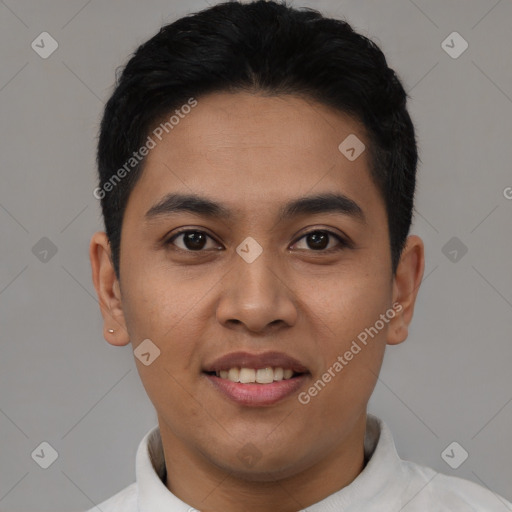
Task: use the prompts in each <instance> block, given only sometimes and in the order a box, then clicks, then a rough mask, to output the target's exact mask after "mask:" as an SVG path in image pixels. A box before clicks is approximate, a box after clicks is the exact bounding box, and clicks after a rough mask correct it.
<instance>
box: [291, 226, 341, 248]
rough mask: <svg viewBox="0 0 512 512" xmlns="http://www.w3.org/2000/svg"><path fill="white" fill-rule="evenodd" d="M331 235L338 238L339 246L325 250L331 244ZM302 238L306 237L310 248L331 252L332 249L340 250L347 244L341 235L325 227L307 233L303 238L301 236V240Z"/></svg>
mask: <svg viewBox="0 0 512 512" xmlns="http://www.w3.org/2000/svg"><path fill="white" fill-rule="evenodd" d="M329 237H334V238H335V239H336V240H338V245H339V247H337V248H336V247H330V248H329V249H327V250H325V249H326V246H327V245H329ZM302 239H306V240H307V242H306V243H308V245H309V248H311V249H313V250H314V251H323V252H329V251H332V250H340V249H342V248H344V247H345V246H346V245H347V243H346V242H345V240H344V239H343V238H341V237H340V236H339V235H337V234H335V233H333V232H332V231H327V230H325V229H316V230H315V231H310V232H309V233H306V234H305V235H303V236H302V237H301V238H299V240H302Z"/></svg>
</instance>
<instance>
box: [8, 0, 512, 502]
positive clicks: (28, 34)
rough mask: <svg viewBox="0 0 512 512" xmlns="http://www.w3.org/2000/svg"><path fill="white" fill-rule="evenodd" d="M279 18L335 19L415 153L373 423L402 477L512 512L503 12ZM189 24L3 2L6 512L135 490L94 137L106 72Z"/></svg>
mask: <svg viewBox="0 0 512 512" xmlns="http://www.w3.org/2000/svg"><path fill="white" fill-rule="evenodd" d="M295 5H297V6H300V5H308V6H311V7H315V8H318V9H320V10H321V11H323V12H324V13H325V14H327V15H331V16H335V17H345V18H346V19H347V20H348V21H349V22H351V23H352V24H353V25H354V27H355V28H356V29H357V30H359V31H360V32H362V33H363V34H365V35H368V36H370V37H372V38H373V39H374V40H375V41H376V42H377V43H378V44H380V45H381V47H382V49H383V50H384V52H385V53H386V55H387V57H388V61H389V63H390V65H391V67H393V68H394V69H396V70H397V71H398V73H399V76H400V77H401V78H402V79H403V82H404V85H405V86H406V89H407V90H408V92H409V94H410V95H411V97H412V98H411V101H410V112H411V114H412V116H413V120H414V121H415V124H416V127H417V132H418V137H419V140H420V155H421V160H422V163H421V166H420V169H419V171H420V174H419V183H418V194H417V205H416V217H415V223H414V228H413V232H415V233H417V234H419V235H420V236H421V237H423V239H424V241H425V243H426V258H427V263H426V270H425V279H424V282H423V284H422V287H421V290H420V293H419V298H418V303H417V309H416V314H415V318H414V321H413V325H412V329H411V331H410V336H409V339H408V340H407V341H406V342H405V343H404V344H402V345H399V346H397V347H389V348H388V352H387V354H386V358H385V361H384V366H383V370H382V374H381V378H380V380H379V383H378V385H377V388H376V391H375V393H374V395H373V397H372V400H371V402H370V411H371V412H373V413H375V414H377V415H379V416H381V417H382V418H383V419H384V420H385V421H386V422H387V423H388V424H389V426H390V427H391V430H392V432H393V433H394V436H395V439H396V442H397V449H398V452H399V454H400V455H401V457H402V458H406V459H410V460H414V461H416V462H418V463H421V464H424V465H429V466H431V467H433V468H435V469H437V470H439V471H441V472H444V473H448V474H452V475H457V476H461V477H464V478H469V479H471V480H473V481H475V482H478V483H480V484H481V485H484V486H487V487H489V488H490V489H492V490H493V491H495V492H497V493H499V494H501V495H502V496H504V497H506V498H507V499H509V500H512V462H511V461H512V442H511V441H512V437H511V432H512V428H511V426H512V403H511V402H512V386H511V373H510V362H511V360H512V344H511V332H512V314H511V313H512V310H511V308H512V291H511V289H512V271H511V262H512V238H511V229H510V228H511V218H512V200H510V199H507V197H506V195H509V197H510V196H512V190H511V189H508V188H507V187H512V172H511V161H512V143H511V140H510V138H511V134H512V99H511V98H512V65H511V60H512V59H511V47H512V31H511V28H510V27H511V26H512V2H511V1H510V0H501V1H496V0H471V1H469V0H451V1H446V0H428V1H427V0H423V1H422V0H415V1H414V2H413V1H409V0H392V1H382V0H381V1H377V0H374V1H369V0H364V1H362V0H357V1H356V0H346V1H335V0H324V1H321V0H319V1H312V0H311V1H309V2H308V1H305V2H299V1H297V2H295ZM205 7H207V3H206V2H205V1H204V0H194V1H187V2H178V1H171V0H150V1H145V2H142V1H140V0H139V1H136V0H123V1H118V2H113V1H108V2H107V1H103V2H100V1H99V0H91V1H87V0H72V1H70V0H67V1H64V0H54V1H35V0H33V1H26V0H4V1H0V40H1V43H0V56H1V67H0V119H1V133H0V144H1V164H0V165H1V171H0V173H1V174H0V230H1V235H2V236H1V245H0V254H1V262H2V263H1V267H0V326H1V330H0V336H1V345H0V348H1V352H0V434H1V435H0V509H2V510H4V511H5V510H8V511H15V510H16V511H21V510H23V511H55V510H80V509H86V508H89V507H92V506H93V505H94V504H97V503H99V502H101V501H102V500H104V499H106V498H107V497H109V496H111V495H112V494H114V493H115V492H117V491H119V490H120V489H121V488H123V487H125V486H127V485H128V484H129V483H131V482H132V481H134V478H135V473H134V457H135V452H136V449H137V446H138V443H139V441H140V439H141V438H142V436H143V435H144V434H145V433H146V432H147V430H149V428H151V427H152V426H153V425H155V424H156V414H155V412H154V410H153V407H152V404H151V402H150V401H149V399H148V398H147V396H146V394H145V392H144V389H143V388H142V385H141V383H140V381H139V377H138V374H137V371H136V367H135V363H134V359H133V354H132V353H131V350H130V347H129V346H126V347H117V348H116V347H113V346H111V345H109V344H107V342H106V341H104V339H103V337H102V323H101V316H100V312H99V307H98V304H97V301H96V294H95V291H94V288H93V285H92V281H91V271H90V264H89V260H88V245H89V240H90V237H91V235H92V234H93V232H94V231H96V230H98V229H102V222H101V217H100V209H99V203H98V201H97V200H96V199H94V197H93V196H92V190H93V188H94V187H95V162H94V156H95V155H94V152H95V143H96V136H97V131H98V124H99V120H100V114H101V111H102V107H103V104H104V102H105V101H106V100H107V98H108V97H109V94H110V93H111V91H112V85H113V82H114V76H115V75H114V72H115V68H116V67H117V66H119V65H121V64H124V62H125V61H126V59H127V58H128V56H129V55H130V53H131V52H132V51H134V50H135V49H136V47H137V46H138V45H139V44H141V43H142V42H144V41H145V40H146V39H147V38H149V37H150V36H152V35H153V34H154V33H155V32H156V31H157V30H158V29H159V28H160V26H161V24H163V23H167V22H170V21H173V20H175V19H176V18H178V17H180V16H182V15H184V14H186V13H188V12H191V11H197V10H201V9H203V8H205ZM43 31H46V32H49V33H50V34H51V35H52V36H53V38H55V39H56V40H57V42H58V44H59V46H58V49H57V50H56V51H55V53H53V54H52V55H51V56H50V57H48V58H47V59H43V58H41V57H40V56H39V55H38V54H37V53H36V52H35V51H34V50H33V49H32V48H31V43H32V41H33V40H35V39H36V37H37V36H38V35H39V34H40V33H41V32H43ZM453 31H457V32H459V33H460V34H461V35H462V37H463V38H464V39H465V40H466V41H467V42H468V43H469V47H468V49H467V50H466V51H465V52H464V53H463V54H462V55H460V56H459V57H458V58H452V57H450V56H449V55H448V54H447V53H446V52H445V51H444V50H443V48H442V46H441V43H442V41H443V40H445V39H446V38H447V36H448V35H449V34H451V33H452V32H453ZM449 44H450V45H452V46H454V45H455V49H458V48H460V46H457V45H458V44H459V43H455V42H454V43H453V44H452V43H451V42H450V43H449ZM507 191H509V192H510V194H507ZM43 237H47V238H48V239H49V240H51V242H52V243H53V244H54V245H55V247H56V249H57V252H56V254H55V255H53V256H52V253H51V252H50V253H48V254H47V255H46V259H47V261H41V258H42V259H43V260H44V255H43V254H42V253H41V252H40V251H39V252H38V251H37V250H34V251H33V247H34V246H35V245H36V243H38V242H39V241H40V239H41V238H43ZM452 237H457V240H455V242H452V244H453V243H455V245H453V246H451V245H449V246H448V247H446V248H445V249H444V251H443V247H445V244H447V242H448V241H449V240H450V239H451V238H452ZM39 243H40V244H47V246H48V242H47V241H43V242H39ZM462 244H464V246H465V247H467V249H468V250H467V253H466V254H464V255H463V256H462V257H461V255H462V251H461V248H463V246H462ZM37 247H39V246H36V249H37ZM43 248H44V246H43ZM454 248H455V250H456V251H457V261H451V259H454V257H455V253H453V252H452V253H451V254H450V252H449V251H453V249H454ZM34 252H35V253H36V254H34ZM445 254H446V255H445ZM42 441H47V442H49V443H50V444H51V445H52V446H53V447H54V448H55V449H56V450H57V452H58V454H59V456H58V459H57V460H56V461H55V462H54V464H53V465H51V466H50V467H49V468H48V469H46V470H44V469H42V468H40V467H39V466H38V465H37V464H36V463H35V462H34V460H33V459H32V458H31V453H32V452H33V451H34V449H35V448H36V447H38V446H39V444H40V443H41V442H42ZM452 441H457V442H458V443H459V444H460V445H461V446H463V447H464V449H465V450H467V452H468V453H469V458H468V459H467V460H466V461H465V462H464V463H463V464H462V465H461V466H460V467H459V468H458V469H451V468H450V467H449V466H448V465H447V464H446V463H445V461H444V460H443V459H442V458H441V453H442V451H443V450H444V449H445V448H446V447H447V446H448V445H449V444H450V443H451V442H452ZM457 456H458V455H457ZM496 505H497V508H496V510H500V509H501V507H502V508H503V510H504V511H505V510H507V509H506V507H505V506H504V505H500V502H499V500H498V498H497V499H496Z"/></svg>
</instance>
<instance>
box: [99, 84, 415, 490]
mask: <svg viewBox="0 0 512 512" xmlns="http://www.w3.org/2000/svg"><path fill="white" fill-rule="evenodd" d="M350 135H352V136H353V135H355V136H356V137H357V138H358V139H359V140H360V141H361V142H363V143H364V144H365V145H366V147H368V144H369V141H368V139H367V136H366V134H365V131H364V129H363V127H362V125H361V124H360V123H358V122H356V121H355V120H353V119H351V118H350V117H348V116H346V115H343V114H341V113H338V112H334V111H333V110H332V109H329V108H327V107H324V106H322V105H320V104H317V103H314V102H313V101H306V100H304V99H301V98H299V97H294V96H281V97H264V96H261V95H253V94H249V93H237V94H227V93H226V94H224V93H216V94H211V95H208V96H205V97H201V98H198V104H197V106H196V107H195V108H194V109H193V110H192V111H191V113H190V114H188V115H187V116H186V117H184V118H183V119H181V120H180V122H179V124H178V125H176V126H175V127H174V129H173V130H172V131H170V132H169V133H168V134H166V133H165V132H164V136H163V137H162V140H161V141H158V139H155V140H156V141H157V144H156V147H154V148H153V149H151V151H150V153H149V154H148V156H147V157H146V158H147V159H146V163H145V167H144V170H143V173H142V176H141V178H140V180H139V181H138V182H137V184H136V186H135V187H134V189H133V192H132V193H131V196H130V199H129V201H128V204H127V208H126V212H125V216H124V221H123V228H122V235H121V252H120V255H121V256H120V278H121V279H120V283H119V284H120V287H117V283H116V282H115V278H114V277H113V270H112V267H111V264H110V260H108V258H106V257H101V256H98V254H99V253H100V252H101V249H100V251H98V248H99V247H100V246H102V247H103V248H104V249H105V253H108V245H107V244H105V243H103V242H101V240H100V238H99V237H100V234H97V235H95V236H97V239H96V242H97V243H96V245H95V249H94V250H93V249H91V255H92V256H91V258H92V259H93V260H94V261H93V268H94V273H95V275H96V277H95V284H96V286H97V289H98V291H99V294H100V295H101V293H102V291H101V289H102V286H101V283H104V288H105V289H107V288H108V287H109V284H112V283H113V286H112V290H114V291H113V292H112V294H111V295H110V296H109V295H108V294H106V292H105V290H104V291H103V293H104V297H105V302H108V301H109V300H110V301H111V303H110V304H111V305H110V306H109V309H110V314H104V316H105V322H106V327H112V328H116V334H115V335H108V337H107V339H108V340H109V342H111V343H112V344H116V345H122V344H126V343H129V342H131V344H132V346H133V349H136V348H137V347H138V346H139V344H140V343H141V342H143V340H147V339H149V340H151V344H150V345H148V347H153V348H151V349H150V350H149V351H150V352H151V353H152V351H153V350H155V349H154V346H156V347H158V349H159V350H160V355H159V356H158V357H157V358H156V359H154V360H153V361H152V362H151V363H150V364H148V365H145V364H143V363H142V362H141V361H140V360H139V359H138V358H136V359H135V360H136V364H137V367H138V371H139V374H140V377H141V379H142V382H143V385H144V387H145V389H146V391H147V393H148V396H149V398H150V399H151V401H152V403H153V404H154V406H155V408H156V411H157V414H158V420H159V424H160V429H161V433H162V438H163V439H164V442H165V443H167V446H172V447H173V450H176V453H178V452H179V453H184V454H185V453H186V454H187V456H188V457H192V458H195V459H196V460H197V461H200V463H201V464H203V465H211V466H212V467H213V466H214V467H216V468H220V469H222V470H225V471H229V472H235V473H237V474H240V475H244V478H247V479H255V480H256V479H260V480H264V479H266V478H275V477H276V476H277V475H279V476H291V475H293V474H297V473H298V472H300V471H303V470H305V469H307V468H311V467H313V466H314V465H317V464H320V463H322V461H326V460H328V459H329V458H330V457H334V456H338V455H339V454H340V453H342V452H344V451H346V450H347V446H348V444H347V443H348V441H349V439H350V436H351V435H352V433H353V432H354V431H355V430H357V431H358V432H361V428H362V427H363V425H364V421H365V412H366V405H367V402H368V399H369V397H370V395H371V393H372V391H373V388H374V386H375V383H376V380H377V375H378V373H379V369H380V366H381V362H382V358H383V354H384V349H385V345H386V343H398V342H400V341H403V339H405V337H406V324H407V323H408V321H409V320H410V315H411V314H412V304H413V302H414V296H415V290H416V289H417V285H418V284H419V280H420V278H421V275H420V274H422V271H423V268H422V255H421V251H420V249H419V248H420V245H419V242H417V241H416V242H415V244H414V243H413V244H412V245H415V247H416V256H415V257H410V258H409V260H411V261H412V263H410V264H408V263H407V261H409V260H405V262H404V263H403V264H402V267H400V268H399V272H398V273H397V276H393V274H392V272H391V256H390V246H389V234H388V228H387V217H386V210H385V206H384V201H383V199H382V197H381V196H380V193H379V191H378V189H377V188H376V186H375V184H374V183H373V181H372V179H371V177H370V172H369V166H370V161H369V154H368V151H367V150H366V151H363V152H362V153H361V154H360V156H358V157H357V158H356V159H355V160H354V159H353V158H351V159H349V158H347V156H346V155H347V154H348V155H350V156H352V155H351V153H350V151H349V153H345V154H344V153H342V151H340V149H339V146H340V144H341V143H342V142H343V141H344V140H345V139H346V138H347V137H348V136H350ZM349 140H350V139H349ZM171 194H174V195H175V196H174V197H171V196H170V195H171ZM177 195H187V196H191V195H194V196H197V197H198V198H200V199H201V200H202V201H207V202H212V203H215V205H212V204H206V203H201V202H200V201H199V200H198V201H191V200H190V198H189V199H188V200H187V201H185V202H183V203H181V202H180V201H179V197H178V196H177ZM315 198H316V199H315ZM293 203H296V204H295V205H294V206H295V207H294V208H290V205H292V204H293ZM413 242H414V240H413ZM91 247H92V246H91ZM406 252H407V251H406ZM411 253H414V251H412V252H411ZM418 255H419V256H418ZM406 258H407V257H406ZM400 269H402V270H400ZM411 302H412V304H411ZM393 303H395V308H393ZM396 303H400V304H401V305H400V306H398V307H397V306H396ZM104 313H105V312H104ZM109 322H110V324H109V325H107V324H108V323H109ZM119 326H121V327H122V328H121V329H120V328H119ZM363 333H366V340H365V342H363V341H362V340H363V339H364V338H365V336H364V334H363ZM369 333H371V335H370V334H369ZM145 343H148V342H145ZM356 347H359V350H357V348H356ZM350 354H352V355H351V356H350ZM146 357H147V356H146ZM150 357H151V356H150ZM336 363H338V364H336ZM340 366H341V368H340ZM237 368H244V369H243V370H240V371H237V370H236V369H237ZM265 368H267V369H265ZM281 368H282V370H281ZM255 370H260V371H256V372H255ZM292 372H293V374H292V375H293V376H292V377H291V378H285V377H289V376H290V373H292ZM329 376H330V378H329ZM230 378H231V379H232V380H230ZM237 378H238V379H241V380H243V381H244V382H233V380H235V381H236V379H237ZM254 378H257V380H259V381H261V382H254V383H250V382H247V381H251V380H253V379H254ZM315 383H316V384H315ZM248 440H250V443H251V444H252V446H248V444H247V443H248ZM251 458H252V459H251ZM249 459H251V460H257V464H254V463H252V462H251V463H249V462H248V461H249Z"/></svg>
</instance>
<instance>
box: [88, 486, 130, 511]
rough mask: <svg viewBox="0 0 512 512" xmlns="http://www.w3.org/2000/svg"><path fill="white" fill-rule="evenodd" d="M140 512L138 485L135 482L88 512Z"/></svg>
mask: <svg viewBox="0 0 512 512" xmlns="http://www.w3.org/2000/svg"><path fill="white" fill-rule="evenodd" d="M121 510H122V512H138V507H137V484H136V483H135V482H134V483H132V484H130V485H129V486H128V487H125V488H124V489H122V490H121V491H119V492H118V493H117V494H114V496H112V497H110V498H108V499H107V500H105V501H103V502H102V503H99V504H98V505H96V506H95V507H93V508H91V509H89V510H87V511H86V512H119V511H121Z"/></svg>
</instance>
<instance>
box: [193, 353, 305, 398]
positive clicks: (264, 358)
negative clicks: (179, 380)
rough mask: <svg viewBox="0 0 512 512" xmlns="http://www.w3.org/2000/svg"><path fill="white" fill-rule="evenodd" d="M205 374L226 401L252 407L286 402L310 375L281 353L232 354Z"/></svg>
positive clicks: (209, 368) (212, 364) (303, 367)
mask: <svg viewBox="0 0 512 512" xmlns="http://www.w3.org/2000/svg"><path fill="white" fill-rule="evenodd" d="M202 373H203V375H205V377H206V378H207V379H208V381H209V382H210V383H211V384H212V385H213V387H214V389H215V390H217V391H218V392H220V393H221V395H222V396H223V397H224V398H227V399H228V400H229V401H231V402H235V403H236V404H238V405H243V406H252V407H263V406H269V405H273V404H275V403H277V402H280V401H282V400H284V399H285V398H286V397H288V396H290V395H291V394H293V393H294V392H296V391H298V389H299V388H300V387H302V386H303V385H304V383H305V382H306V379H307V378H308V376H309V375H310V372H309V371H308V369H307V368H306V367H305V366H304V365H302V364H301V363H300V362H299V361H297V360H296V359H294V358H291V357H290V356H287V355H286V354H282V353H278V352H266V353H263V354H249V353H242V352H238V353H232V354H228V355H226V356H224V357H222V358H219V359H217V360H216V361H214V362H213V363H211V364H210V365H207V366H206V367H205V369H204V370H203V372H202Z"/></svg>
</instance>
